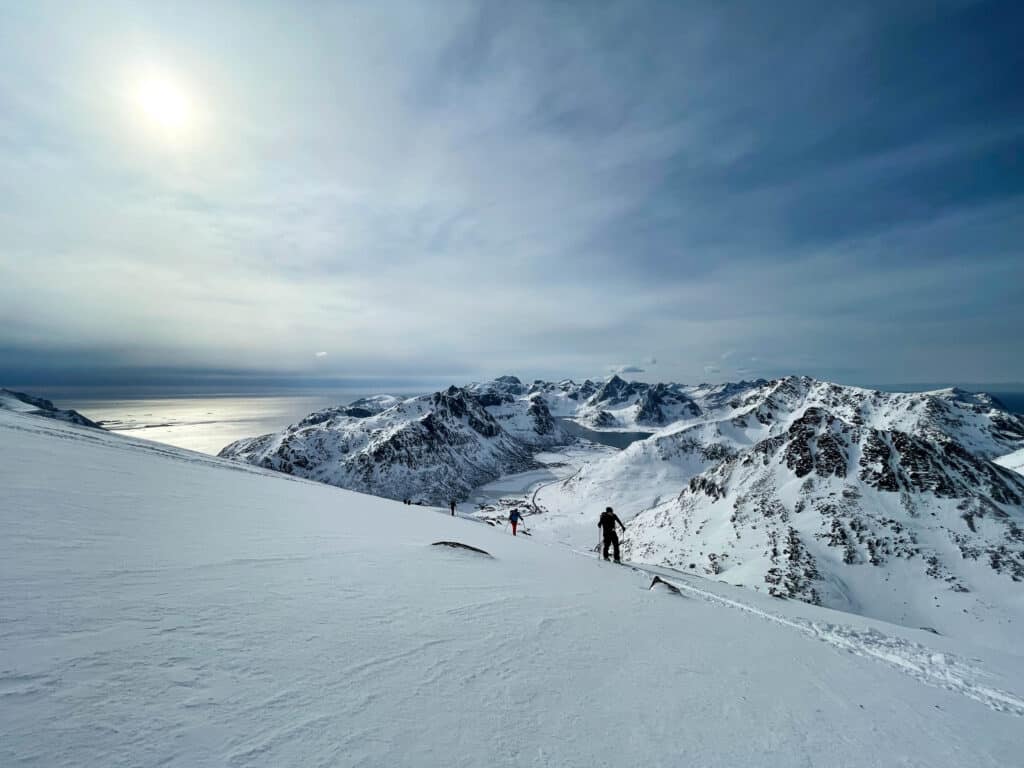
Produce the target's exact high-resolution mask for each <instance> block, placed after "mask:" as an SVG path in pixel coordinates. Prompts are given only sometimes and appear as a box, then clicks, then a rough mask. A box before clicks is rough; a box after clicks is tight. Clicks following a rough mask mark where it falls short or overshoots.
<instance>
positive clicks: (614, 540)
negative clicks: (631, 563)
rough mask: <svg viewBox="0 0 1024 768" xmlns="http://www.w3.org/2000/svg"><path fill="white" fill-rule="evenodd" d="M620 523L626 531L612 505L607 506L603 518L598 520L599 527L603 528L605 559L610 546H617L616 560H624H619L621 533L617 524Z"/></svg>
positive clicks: (623, 530)
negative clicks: (616, 527) (617, 528)
mask: <svg viewBox="0 0 1024 768" xmlns="http://www.w3.org/2000/svg"><path fill="white" fill-rule="evenodd" d="M616 523H618V524H619V526H621V528H622V532H623V533H625V532H626V526H625V525H623V524H622V521H621V520H619V518H618V515H616V514H615V513H614V512H612V508H611V507H605V510H604V512H602V513H601V519H600V520H598V521H597V525H598V527H599V528H600V529H601V533H602V536H603V538H604V559H605V560H607V559H608V548H609V547H614V548H615V562H616V563H620V562H622V561H621V560H619V534H618V533H617V532H616V530H615V524H616Z"/></svg>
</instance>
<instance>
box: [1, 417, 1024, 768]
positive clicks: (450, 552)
mask: <svg viewBox="0 0 1024 768" xmlns="http://www.w3.org/2000/svg"><path fill="white" fill-rule="evenodd" d="M428 410H430V409H428ZM344 418H352V417H344ZM478 418H480V417H479V416H478ZM812 474H813V473H812ZM815 477H817V475H815ZM0 487H2V488H3V493H2V494H0V529H2V530H3V532H4V535H3V536H0V563H2V567H0V616H2V617H3V623H2V627H3V629H2V631H0V765H4V766H7V765H26V766H60V765H75V766H83V768H93V767H96V768H99V767H100V766H110V765H120V764H129V763H130V764H145V765H178V766H195V765H211V766H212V765H246V766H254V767H255V768H259V767H260V766H308V765H362V766H391V767H398V768H402V767H403V766H417V767H418V768H422V767H430V766H452V765H457V766H478V765H488V766H531V767H533V768H543V767H544V766H565V767H567V768H583V767H584V766H585V767H586V768H593V766H610V765H636V766H657V765H666V766H667V765H679V764H680V763H681V761H682V763H683V764H690V763H692V764H694V765H702V766H726V765H729V766H732V765H757V766H767V767H769V768H771V767H773V766H792V765H821V766H835V765H842V766H847V767H849V768H861V767H865V766H878V765H906V766H929V767H930V768H947V767H948V768H952V767H954V766H956V767H959V766H962V765H964V764H965V763H967V762H969V763H970V765H972V766H977V767H978V768H995V767H997V766H1009V765H1016V764H1019V762H1020V755H1021V753H1022V751H1024V729H1021V728H1020V727H1018V726H1019V722H1020V721H1019V718H1020V717H1021V716H1024V655H1022V651H1021V648H1020V644H1019V642H1017V643H1016V644H1015V645H1014V646H1012V647H1010V648H1007V649H1006V650H1004V651H996V650H993V643H992V642H990V640H989V635H990V633H991V632H992V631H993V630H994V627H993V626H992V625H991V624H984V623H979V624H977V625H976V626H975V627H974V628H973V632H971V633H970V634H965V635H962V636H958V637H948V636H939V635H935V634H933V633H931V632H928V631H924V630H920V629H909V628H905V627H901V626H894V625H891V624H887V623H884V622H880V621H876V620H872V619H867V618H863V617H859V616H854V615H851V614H842V613H838V612H835V611H831V610H828V609H826V608H822V607H818V606H814V605H809V604H805V603H800V602H797V601H779V600H776V599H774V598H771V597H769V596H767V595H764V594H760V595H759V594H756V593H754V592H752V591H748V590H743V589H738V588H735V587H732V586H729V585H727V584H722V583H718V582H715V581H712V580H707V579H703V578H699V577H697V576H694V575H691V574H689V573H675V572H672V571H667V570H664V569H660V570H659V569H653V570H649V571H643V570H633V569H631V568H628V567H616V566H610V565H604V564H600V563H597V562H595V561H594V560H593V559H591V558H587V557H581V556H578V555H575V554H573V553H572V552H571V551H569V550H568V549H566V548H562V547H553V546H544V545H543V544H542V543H540V542H537V541H535V540H531V539H529V538H523V537H518V538H513V537H511V536H509V535H507V534H503V532H502V531H501V530H500V529H495V528H491V527H489V526H486V525H481V524H479V523H477V522H474V521H472V520H467V519H461V518H451V517H448V515H447V512H446V511H441V510H433V509H425V508H409V507H405V506H403V505H401V504H397V503H395V502H392V501H388V500H386V499H380V498H374V497H370V496H364V495H360V494H356V493H352V492H348V491H343V490H339V489H336V488H331V487H329V486H325V485H322V484H317V483H309V482H304V481H302V480H298V479H296V478H294V477H287V476H285V475H282V474H279V473H274V472H268V471H266V470H263V469H260V468H257V467H252V466H248V465H245V464H238V463H234V462H227V461H223V460H219V459H216V458H213V457H210V456H207V455H204V454H198V453H191V452H189V451H183V450H179V449H175V448H172V447H169V446H164V445H159V444H157V443H151V442H146V441H138V440H133V439H130V438H127V437H124V436H121V435H117V434H111V433H107V432H100V431H96V430H88V429H85V428H82V427H78V426H75V425H71V424H65V423H61V422H58V421H54V420H44V419H36V418H30V417H28V416H25V415H22V414H18V413H11V412H6V411H0ZM439 512H440V514H439ZM986 521H987V519H986ZM439 541H453V542H461V543H464V544H467V545H470V546H473V547H476V548H478V549H480V550H484V551H485V552H486V553H488V554H480V553H476V552H472V551H470V550H466V549H460V548H452V547H446V546H431V545H432V544H433V543H435V542H439ZM654 574H657V575H658V576H659V579H661V581H659V582H657V583H655V584H654V585H653V588H651V587H652V578H653V575H654ZM1007 583H1009V582H1007ZM673 589H674V590H676V592H673V591H672V590H673ZM1018 626H1019V625H1018ZM681 756H685V759H684V758H682V757H681Z"/></svg>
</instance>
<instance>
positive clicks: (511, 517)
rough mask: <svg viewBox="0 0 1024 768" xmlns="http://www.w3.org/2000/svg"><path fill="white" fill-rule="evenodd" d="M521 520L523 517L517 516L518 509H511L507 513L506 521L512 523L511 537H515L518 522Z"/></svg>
mask: <svg viewBox="0 0 1024 768" xmlns="http://www.w3.org/2000/svg"><path fill="white" fill-rule="evenodd" d="M522 519H523V516H522V515H520V514H519V510H518V509H513V510H512V511H511V512H509V513H508V521H509V522H510V523H512V535H513V536H515V535H516V526H517V525H519V521H520V520H522Z"/></svg>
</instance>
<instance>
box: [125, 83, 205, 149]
mask: <svg viewBox="0 0 1024 768" xmlns="http://www.w3.org/2000/svg"><path fill="white" fill-rule="evenodd" d="M133 96H134V102H135V106H136V107H137V109H138V111H139V113H140V114H141V115H142V117H143V118H144V120H145V122H146V123H147V124H148V126H149V127H150V129H151V130H153V131H155V132H156V133H158V134H160V135H162V136H163V137H164V138H167V139H174V140H178V139H182V138H184V137H185V134H187V133H188V131H189V129H190V128H191V125H192V122H193V114H192V112H193V110H192V103H191V101H190V99H189V97H188V94H187V92H186V91H185V89H184V88H182V86H181V85H180V84H179V83H177V82H175V81H174V80H173V79H171V78H169V77H167V76H166V75H162V74H148V75H146V76H144V77H142V78H140V79H139V80H138V82H137V83H136V85H135V90H134V94H133Z"/></svg>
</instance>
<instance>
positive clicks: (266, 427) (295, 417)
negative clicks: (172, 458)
mask: <svg viewBox="0 0 1024 768" xmlns="http://www.w3.org/2000/svg"><path fill="white" fill-rule="evenodd" d="M370 394H379V393H369V392H343V393H338V394H333V395H324V394H318V395H263V396H237V395H223V396H210V395H195V396H188V395H182V396H176V397H161V398H125V399H88V400H76V399H74V398H69V397H62V398H60V399H59V400H57V401H56V405H57V407H58V408H74V409H75V410H76V411H78V412H79V413H81V414H82V415H83V416H87V417H88V418H90V419H92V420H93V421H97V422H100V423H101V424H102V426H104V427H105V428H107V429H109V430H111V431H114V432H121V433H123V434H126V435H131V436H132V437H141V438H145V439H146V440H156V441H157V442H161V443H167V444H169V445H174V446H178V447H179V448H188V449H189V450H192V451H200V452H201V453H209V454H213V455H216V454H217V453H218V452H219V451H220V450H221V449H222V448H223V447H224V446H226V445H228V444H229V443H233V442H234V441H235V440H239V439H241V438H243V437H255V436H257V435H265V434H267V433H268V432H276V431H278V430H280V429H283V428H284V427H287V426H288V425H290V424H294V423H295V422H297V421H299V420H301V419H302V418H303V417H304V416H307V415H308V414H310V413H312V412H313V411H317V410H320V409H321V408H328V407H331V406H335V405H346V404H348V403H351V402H352V401H353V400H358V399H359V398H361V397H367V396H368V395H370ZM389 394H395V395H409V396H412V395H413V394H417V393H406V392H392V393H389Z"/></svg>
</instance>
